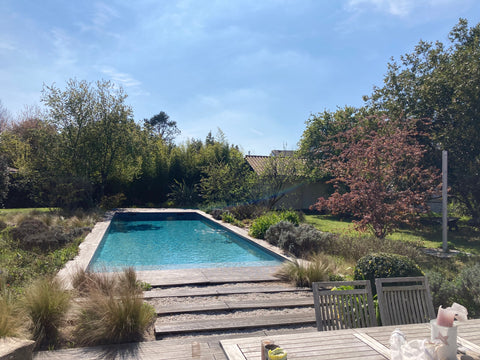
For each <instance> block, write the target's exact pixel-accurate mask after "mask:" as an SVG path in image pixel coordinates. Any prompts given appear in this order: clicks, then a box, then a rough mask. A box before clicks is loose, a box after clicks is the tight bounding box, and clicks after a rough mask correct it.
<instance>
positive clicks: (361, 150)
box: [314, 117, 438, 238]
mask: <svg viewBox="0 0 480 360" xmlns="http://www.w3.org/2000/svg"><path fill="white" fill-rule="evenodd" d="M414 125H416V122H413V121H412V120H403V122H399V121H394V120H392V119H387V118H386V117H376V118H366V119H363V120H360V121H359V123H358V124H357V125H356V126H355V127H353V128H352V129H350V130H347V131H345V132H343V133H339V134H337V135H336V136H334V137H333V138H331V139H330V141H327V142H326V143H325V144H324V147H323V149H324V151H326V152H328V153H329V154H330V156H329V157H328V159H327V160H326V162H325V165H326V166H327V169H328V170H329V171H330V172H331V174H332V175H333V179H332V180H331V182H332V183H333V184H334V187H335V192H334V193H333V195H331V196H330V197H329V198H328V199H324V198H320V199H319V201H318V202H317V203H316V204H315V205H314V208H316V209H317V210H324V209H327V210H330V211H331V212H332V213H343V214H351V215H353V216H354V217H355V218H357V219H359V220H356V221H355V222H356V226H357V228H359V229H360V230H369V231H371V232H372V233H373V234H374V235H375V236H377V237H379V238H384V237H385V236H386V235H387V234H389V233H391V232H392V231H393V230H394V229H396V228H398V226H399V225H400V224H403V223H407V224H408V223H412V222H414V221H415V220H416V219H417V216H418V214H420V213H422V212H425V211H426V210H427V205H426V199H427V198H428V196H429V195H431V194H432V193H433V191H434V190H435V187H436V184H437V181H438V172H437V171H436V170H435V169H432V168H423V167H422V166H421V165H422V157H423V155H424V153H425V148H424V146H422V145H421V144H419V143H418V141H417V137H416V136H417V133H416V127H415V126H414Z"/></svg>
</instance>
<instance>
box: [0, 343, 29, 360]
mask: <svg viewBox="0 0 480 360" xmlns="http://www.w3.org/2000/svg"><path fill="white" fill-rule="evenodd" d="M34 345H35V341H32V340H25V339H17V338H12V337H7V338H0V360H30V359H32V358H33V346H34Z"/></svg>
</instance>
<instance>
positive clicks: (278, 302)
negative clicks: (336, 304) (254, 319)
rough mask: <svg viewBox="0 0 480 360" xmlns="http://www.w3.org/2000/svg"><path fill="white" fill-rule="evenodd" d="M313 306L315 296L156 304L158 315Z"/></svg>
mask: <svg viewBox="0 0 480 360" xmlns="http://www.w3.org/2000/svg"><path fill="white" fill-rule="evenodd" d="M307 306H313V297H309V298H290V299H275V298H273V299H272V300H267V301H211V302H209V303H205V304H195V303H189V304H179V305H170V306H155V311H156V312H157V314H158V315H166V314H181V313H195V312H206V311H234V310H249V309H272V308H290V307H307Z"/></svg>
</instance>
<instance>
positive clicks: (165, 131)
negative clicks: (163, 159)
mask: <svg viewBox="0 0 480 360" xmlns="http://www.w3.org/2000/svg"><path fill="white" fill-rule="evenodd" d="M143 123H144V126H145V127H147V128H148V129H150V130H151V131H152V133H153V134H155V135H156V136H159V137H160V138H162V139H163V141H165V142H166V143H167V144H171V143H172V142H173V140H174V139H175V137H176V136H177V135H179V134H180V130H179V129H178V127H177V122H176V121H173V120H170V116H168V115H167V113H166V112H165V111H160V112H159V113H158V114H157V115H154V116H152V117H151V118H150V119H144V120H143Z"/></svg>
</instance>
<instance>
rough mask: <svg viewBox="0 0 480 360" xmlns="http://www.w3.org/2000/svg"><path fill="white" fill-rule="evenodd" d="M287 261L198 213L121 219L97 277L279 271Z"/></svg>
mask: <svg viewBox="0 0 480 360" xmlns="http://www.w3.org/2000/svg"><path fill="white" fill-rule="evenodd" d="M283 260H284V259H283V258H282V257H280V256H278V255H277V254H275V253H273V252H271V251H268V250H267V249H265V248H263V247H261V246H259V245H257V244H255V243H254V242H251V241H249V240H248V239H246V238H243V237H241V236H240V235H237V234H235V233H233V232H231V231H230V230H228V229H227V228H225V227H223V226H221V225H219V224H217V223H215V222H213V221H211V220H209V219H207V218H205V217H203V216H201V215H200V214H198V213H196V212H184V213H165V212H162V213H130V212H129V213H117V214H116V215H115V216H114V217H113V219H112V221H111V223H110V226H109V228H108V230H107V232H106V233H105V235H104V236H103V238H102V240H101V242H100V244H99V246H98V248H97V250H96V251H95V254H94V256H93V257H92V260H91V261H90V263H89V265H88V269H89V270H93V271H114V270H118V269H121V268H124V267H127V266H133V267H134V268H135V269H136V270H167V269H192V268H218V267H246V266H276V265H279V264H281V263H282V261H283Z"/></svg>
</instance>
